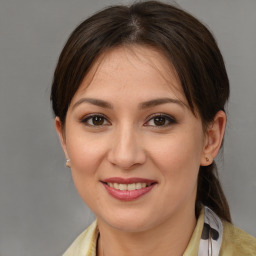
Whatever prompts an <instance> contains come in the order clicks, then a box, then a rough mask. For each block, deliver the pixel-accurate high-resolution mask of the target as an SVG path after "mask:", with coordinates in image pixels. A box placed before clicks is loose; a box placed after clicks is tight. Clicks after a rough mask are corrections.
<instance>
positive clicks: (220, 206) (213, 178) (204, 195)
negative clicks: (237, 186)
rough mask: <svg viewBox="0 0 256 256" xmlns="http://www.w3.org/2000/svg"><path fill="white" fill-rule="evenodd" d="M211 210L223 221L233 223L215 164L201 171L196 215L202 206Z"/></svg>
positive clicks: (201, 168) (202, 168) (204, 167)
mask: <svg viewBox="0 0 256 256" xmlns="http://www.w3.org/2000/svg"><path fill="white" fill-rule="evenodd" d="M201 204H203V205H205V206H208V207H209V208H211V209H212V210H213V211H214V212H215V213H216V214H217V215H218V216H219V217H220V218H221V219H223V220H225V221H228V222H230V223H231V222H232V220H231V215H230V209H229V205H228V202H227V199H226V197H225V195H224V192H223V189H222V187H221V184H220V181H219V176H218V172H217V167H216V164H215V162H213V163H212V164H211V165H209V166H201V167H200V169H199V175H198V183H197V197H196V215H197V216H198V215H199V209H200V205H201Z"/></svg>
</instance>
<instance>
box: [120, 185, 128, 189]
mask: <svg viewBox="0 0 256 256" xmlns="http://www.w3.org/2000/svg"><path fill="white" fill-rule="evenodd" d="M119 190H127V184H119Z"/></svg>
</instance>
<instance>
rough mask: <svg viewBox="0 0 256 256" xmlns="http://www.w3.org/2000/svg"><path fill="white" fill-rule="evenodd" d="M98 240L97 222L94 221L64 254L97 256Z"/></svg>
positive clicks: (66, 255)
mask: <svg viewBox="0 0 256 256" xmlns="http://www.w3.org/2000/svg"><path fill="white" fill-rule="evenodd" d="M97 238H98V228H97V222H96V221H94V222H93V223H92V224H91V225H90V226H89V227H88V228H87V229H86V230H85V231H83V232H82V233H81V234H80V235H79V236H78V237H77V238H76V239H75V241H74V242H73V243H72V244H71V246H70V247H69V248H68V249H67V251H66V252H65V253H64V254H63V256H74V255H77V256H82V255H83V256H85V255H86V256H95V255H96V245H97Z"/></svg>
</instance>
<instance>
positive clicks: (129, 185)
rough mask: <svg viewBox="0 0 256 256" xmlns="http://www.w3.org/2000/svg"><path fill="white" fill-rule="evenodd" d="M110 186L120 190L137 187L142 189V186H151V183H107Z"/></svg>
mask: <svg viewBox="0 0 256 256" xmlns="http://www.w3.org/2000/svg"><path fill="white" fill-rule="evenodd" d="M107 184H108V186H109V187H111V188H115V189H118V190H129V191H131V190H136V189H141V188H145V187H147V186H149V185H150V184H147V183H140V182H138V183H132V184H119V183H110V182H108V183H107Z"/></svg>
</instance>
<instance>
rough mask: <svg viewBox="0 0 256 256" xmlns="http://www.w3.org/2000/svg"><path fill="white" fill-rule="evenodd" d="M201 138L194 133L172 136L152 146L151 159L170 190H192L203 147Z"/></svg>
mask: <svg viewBox="0 0 256 256" xmlns="http://www.w3.org/2000/svg"><path fill="white" fill-rule="evenodd" d="M201 138H202V137H201V134H196V133H193V134H192V135H191V133H187V134H186V133H182V134H180V135H179V134H172V136H170V138H165V139H164V140H160V141H158V144H157V147H156V146H155V147H153V145H152V151H151V153H150V154H151V156H152V157H151V158H152V159H153V161H154V164H155V165H156V166H157V167H158V169H159V170H160V171H161V174H162V176H163V181H164V182H166V183H168V187H169V188H171V189H172V190H176V192H180V190H182V189H185V190H186V189H190V190H191V189H193V188H194V186H195V184H196V182H197V175H198V171H199V167H200V160H201V153H202V147H203V145H202V143H200V141H202V139H201ZM155 145H156V144H155Z"/></svg>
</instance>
